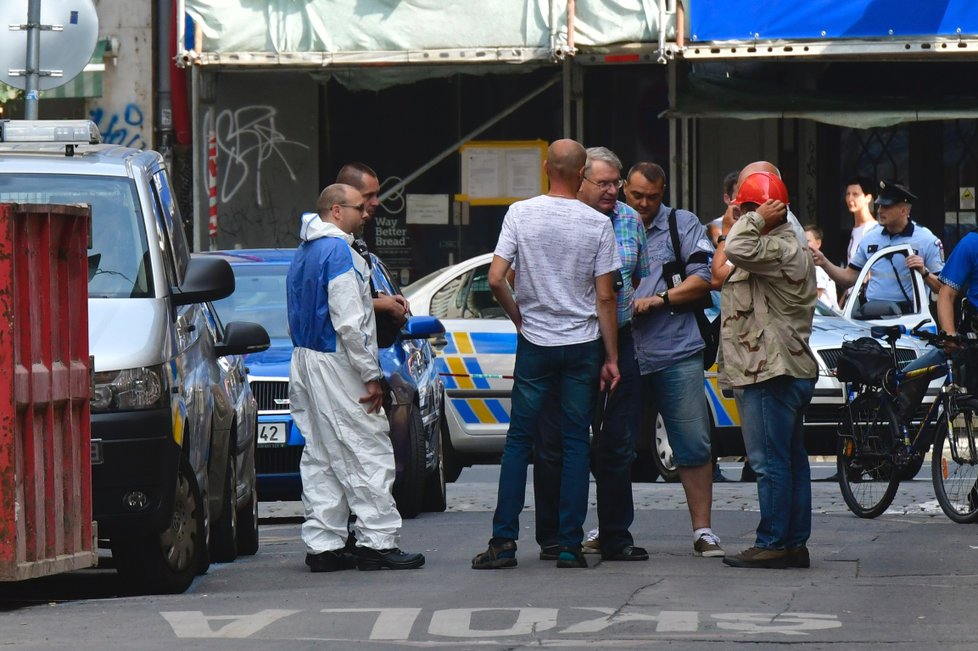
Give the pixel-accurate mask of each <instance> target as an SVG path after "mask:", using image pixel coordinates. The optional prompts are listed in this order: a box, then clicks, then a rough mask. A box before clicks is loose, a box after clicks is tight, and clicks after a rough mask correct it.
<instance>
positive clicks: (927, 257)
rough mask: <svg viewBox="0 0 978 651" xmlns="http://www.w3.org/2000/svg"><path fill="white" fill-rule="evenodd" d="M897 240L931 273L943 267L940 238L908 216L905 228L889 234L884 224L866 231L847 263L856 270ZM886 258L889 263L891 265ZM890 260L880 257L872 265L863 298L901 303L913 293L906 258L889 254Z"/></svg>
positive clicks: (896, 244)
mask: <svg viewBox="0 0 978 651" xmlns="http://www.w3.org/2000/svg"><path fill="white" fill-rule="evenodd" d="M901 244H907V245H909V246H910V248H912V249H913V250H914V252H915V253H916V254H917V255H919V256H920V257H922V258H923V259H924V266H925V267H926V268H927V270H928V271H930V272H931V273H936V274H939V273H940V272H941V270H942V269H943V268H944V248H943V246H942V245H941V241H940V240H939V239H937V236H936V235H934V233H932V232H931V231H930V229H929V228H927V227H926V226H921V225H920V224H917V223H914V222H913V221H912V220H910V221H908V222H907V226H906V228H904V229H903V230H902V231H900V232H899V233H894V234H891V233H890V232H889V231H888V230H886V229H885V228H879V229H874V230H872V231H870V232H869V233H866V235H865V236H864V237H863V239H862V241H861V242H860V243H859V247H858V248H857V249H856V253H855V255H853V256H852V260H850V262H849V266H850V267H851V268H852V269H854V270H855V271H856V272H857V273H858V272H859V271H860V270H861V269H862V268H863V267H864V266H866V262H867V261H868V260H869V258H870V257H872V255H873V254H874V253H876V252H877V251H880V250H882V249H885V248H888V247H891V246H899V245H901ZM890 262H892V263H893V264H892V265H891V264H890ZM890 262H887V261H886V260H882V261H880V262H877V263H876V264H875V265H874V266H873V273H872V274H871V275H870V278H869V284H868V285H867V287H866V299H867V300H871V301H894V302H897V303H901V302H906V301H909V300H911V298H912V297H913V280H912V277H911V275H910V270H909V269H908V268H907V263H906V258H904V257H903V256H900V255H896V256H893V257H892V258H890ZM901 285H902V288H903V289H902V290H901Z"/></svg>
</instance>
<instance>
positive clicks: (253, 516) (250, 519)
mask: <svg viewBox="0 0 978 651" xmlns="http://www.w3.org/2000/svg"><path fill="white" fill-rule="evenodd" d="M257 431H258V426H257V425H256V426H255V432H257ZM255 447H256V450H255V452H256V453H257V442H256V444H255ZM245 474H246V476H247V477H248V478H249V481H248V485H249V486H250V487H251V490H250V491H249V496H248V501H247V502H246V503H245V505H244V506H242V507H241V508H240V509H238V554H239V555H241V556H254V555H255V554H257V553H258V545H259V537H258V481H257V479H256V478H255V455H254V454H253V455H252V457H251V468H248V469H247V470H246V471H245Z"/></svg>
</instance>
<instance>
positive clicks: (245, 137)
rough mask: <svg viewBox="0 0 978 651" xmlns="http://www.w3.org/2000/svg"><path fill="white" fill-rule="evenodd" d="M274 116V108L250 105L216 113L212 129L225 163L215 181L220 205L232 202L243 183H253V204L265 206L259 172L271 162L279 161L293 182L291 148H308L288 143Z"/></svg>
mask: <svg viewBox="0 0 978 651" xmlns="http://www.w3.org/2000/svg"><path fill="white" fill-rule="evenodd" d="M277 113H278V111H277V109H276V108H275V107H274V106H268V105H253V106H245V107H242V108H239V109H236V110H233V111H232V110H231V109H225V110H223V111H221V112H220V113H218V114H217V118H216V119H215V120H214V130H215V131H216V132H217V146H218V149H219V150H220V151H221V152H222V153H223V157H222V158H223V161H222V162H223V163H224V164H223V168H224V169H223V170H221V172H220V180H219V182H218V185H219V187H220V200H221V202H222V203H224V202H227V201H229V200H230V199H232V198H233V197H234V195H235V194H237V193H238V191H239V190H241V188H242V187H244V186H245V184H246V183H249V182H253V183H254V187H255V201H256V202H257V204H258V205H259V206H264V205H265V201H266V197H264V196H263V192H262V187H263V185H262V171H263V168H264V167H265V166H266V165H268V162H269V161H270V160H277V161H279V162H280V163H281V165H282V166H283V167H284V169H285V171H286V172H287V173H288V176H289V179H290V180H292V181H295V180H296V175H295V172H294V171H293V168H292V166H291V165H290V164H289V159H288V155H287V154H288V150H289V148H290V147H299V148H301V149H306V150H308V149H309V147H308V146H307V145H305V144H303V143H301V142H298V141H295V140H289V139H288V138H286V137H285V135H284V134H283V133H282V132H281V131H279V130H278V128H277V127H276V125H275V118H276V115H277Z"/></svg>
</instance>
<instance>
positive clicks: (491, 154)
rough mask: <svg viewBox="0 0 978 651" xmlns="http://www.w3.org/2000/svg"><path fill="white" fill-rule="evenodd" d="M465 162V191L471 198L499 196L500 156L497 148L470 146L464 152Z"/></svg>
mask: <svg viewBox="0 0 978 651" xmlns="http://www.w3.org/2000/svg"><path fill="white" fill-rule="evenodd" d="M465 160H466V162H467V165H466V169H465V180H466V181H467V182H468V184H467V187H466V188H465V193H466V194H467V195H468V196H469V197H470V198H473V199H488V198H492V197H498V196H499V167H500V165H499V164H500V161H501V156H500V152H499V150H498V149H481V148H472V149H468V150H466V152H465Z"/></svg>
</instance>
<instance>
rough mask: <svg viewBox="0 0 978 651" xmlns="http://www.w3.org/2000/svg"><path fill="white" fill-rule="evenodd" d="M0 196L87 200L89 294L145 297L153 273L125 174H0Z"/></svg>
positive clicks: (0, 198) (55, 201) (15, 199)
mask: <svg viewBox="0 0 978 651" xmlns="http://www.w3.org/2000/svg"><path fill="white" fill-rule="evenodd" d="M0 202H16V203H34V204H44V203H51V204H87V205H89V206H90V207H91V210H92V247H91V248H90V249H89V250H88V295H89V297H90V298H148V297H151V296H153V274H152V270H151V265H150V261H149V245H148V243H147V239H146V230H145V228H144V226H143V217H142V214H141V212H140V210H139V202H138V201H137V200H136V191H135V188H134V187H133V183H132V181H131V180H130V179H127V178H121V177H109V176H82V175H74V174H72V175H60V174H0Z"/></svg>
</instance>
